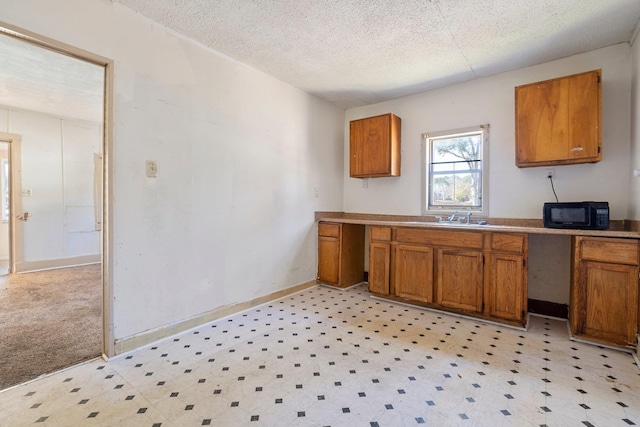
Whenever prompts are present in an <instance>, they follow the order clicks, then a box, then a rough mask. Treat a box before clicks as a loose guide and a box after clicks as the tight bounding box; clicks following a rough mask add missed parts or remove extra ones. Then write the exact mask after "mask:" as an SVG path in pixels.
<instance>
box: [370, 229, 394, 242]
mask: <svg viewBox="0 0 640 427" xmlns="http://www.w3.org/2000/svg"><path fill="white" fill-rule="evenodd" d="M369 235H370V236H371V240H378V241H382V242H390V241H391V227H371V228H369Z"/></svg>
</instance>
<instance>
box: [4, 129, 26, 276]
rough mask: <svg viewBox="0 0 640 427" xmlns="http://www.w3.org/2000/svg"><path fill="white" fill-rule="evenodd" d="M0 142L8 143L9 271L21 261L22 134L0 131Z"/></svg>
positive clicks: (13, 269) (12, 270) (11, 271)
mask: <svg viewBox="0 0 640 427" xmlns="http://www.w3.org/2000/svg"><path fill="white" fill-rule="evenodd" d="M0 142H6V143H7V144H8V145H9V184H10V185H9V273H15V272H16V265H17V264H19V263H21V262H22V255H23V246H22V160H21V159H22V155H21V146H22V136H21V135H18V134H15V133H5V132H0Z"/></svg>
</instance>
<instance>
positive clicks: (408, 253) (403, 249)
mask: <svg viewBox="0 0 640 427" xmlns="http://www.w3.org/2000/svg"><path fill="white" fill-rule="evenodd" d="M394 270H395V276H394V279H395V280H394V285H395V293H396V295H397V296H400V297H403V298H410V299H413V300H416V301H423V302H433V249H432V248H430V247H426V246H409V245H398V246H396V250H395V257H394Z"/></svg>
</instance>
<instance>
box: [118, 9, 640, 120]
mask: <svg viewBox="0 0 640 427" xmlns="http://www.w3.org/2000/svg"><path fill="white" fill-rule="evenodd" d="M112 1H114V2H118V3H120V4H122V5H124V6H126V7H128V8H131V9H133V10H134V11H137V12H138V13H140V14H142V15H144V16H147V17H149V18H151V19H152V20H154V21H157V22H159V23H161V24H163V25H165V26H167V27H169V28H171V29H173V30H175V31H176V32H178V33H181V34H183V35H185V36H187V37H189V38H192V39H194V40H197V41H198V42H200V43H202V44H204V45H206V46H208V47H210V48H212V49H214V50H216V51H219V52H221V53H223V54H225V55H227V56H229V57H231V58H234V59H236V60H238V61H240V62H243V63H245V64H248V65H250V66H252V67H254V68H256V69H258V70H261V71H263V72H265V73H267V74H270V75H272V76H274V77H276V78H278V79H280V80H282V81H284V82H286V83H289V84H291V85H293V86H296V87H298V88H300V89H302V90H304V91H306V92H309V93H312V94H315V95H318V96H320V97H322V98H325V99H327V100H329V101H331V102H333V103H335V104H336V105H338V106H340V107H343V108H350V107H355V106H360V105H366V104H371V103H375V102H379V101H384V100H388V99H393V98H397V97H400V96H404V95H408V94H412V93H417V92H422V91H425V90H427V89H432V88H435V87H441V86H446V85H449V84H452V83H457V82H461V81H466V80H471V79H474V78H478V77H483V76H488V75H491V74H495V73H499V72H503V71H508V70H512V69H516V68H521V67H525V66H529V65H534V64H539V63H543V62H547V61H551V60H554V59H558V58H562V57H566V56H570V55H574V54H576V53H580V52H585V51H589V50H593V49H597V48H600V47H604V46H609V45H612V44H616V43H620V42H628V41H630V39H631V36H632V34H633V31H634V28H635V26H636V25H637V22H638V19H639V17H640V0H112Z"/></svg>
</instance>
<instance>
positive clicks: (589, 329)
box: [575, 261, 638, 345]
mask: <svg viewBox="0 0 640 427" xmlns="http://www.w3.org/2000/svg"><path fill="white" fill-rule="evenodd" d="M577 290H578V292H577V296H578V298H577V299H578V301H577V305H578V306H577V307H576V308H577V310H578V312H577V316H578V319H577V330H576V331H575V333H576V334H578V335H585V336H587V337H592V338H595V339H599V340H604V341H607V342H610V343H614V344H619V345H634V344H635V342H636V331H637V315H638V267H637V266H631V265H620V264H610V263H604V262H597V261H582V262H581V263H580V269H579V280H578V289H577Z"/></svg>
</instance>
